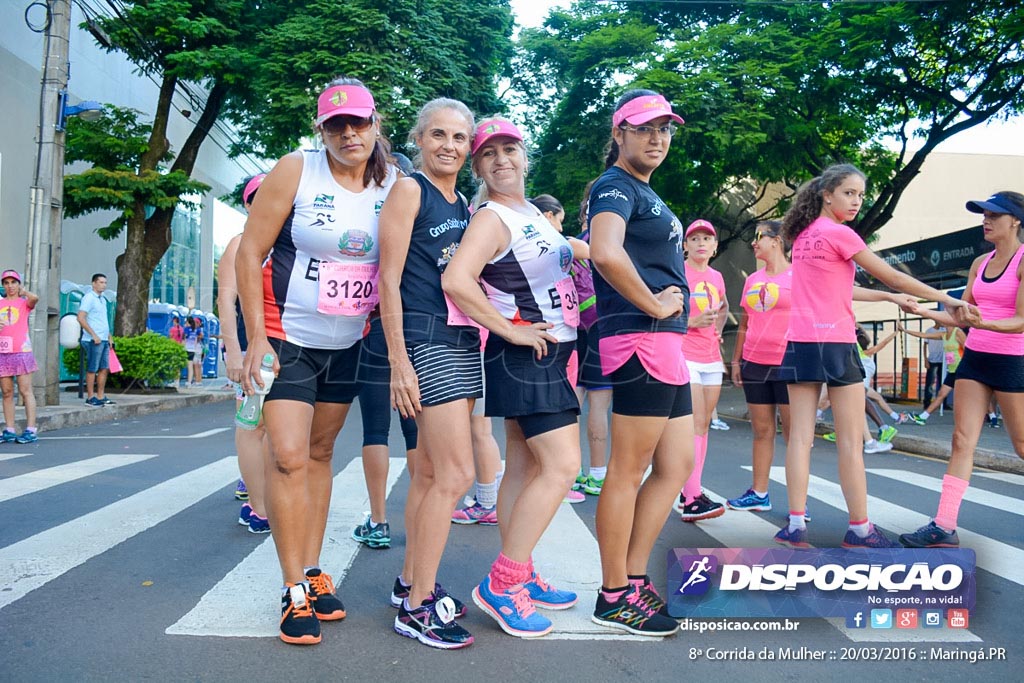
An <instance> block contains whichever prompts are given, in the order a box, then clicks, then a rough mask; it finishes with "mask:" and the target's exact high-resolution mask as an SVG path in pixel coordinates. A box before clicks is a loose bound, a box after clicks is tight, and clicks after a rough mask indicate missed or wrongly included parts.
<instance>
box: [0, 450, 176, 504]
mask: <svg viewBox="0 0 1024 683" xmlns="http://www.w3.org/2000/svg"><path fill="white" fill-rule="evenodd" d="M155 457H156V454H155V453H152V454H142V453H110V454H107V455H100V456H97V457H95V458H89V459H88V460H80V461H78V462H71V463H68V464H66V465H57V466H56V467H48V468H46V469H43V470H36V471H35V472H29V473H27V474H21V475H18V476H16V477H9V478H8V479H3V480H0V503H2V502H4V501H6V500H11V499H12V498H17V497H18V496H25V495H28V494H29V493H36V492H38V491H42V490H44V489H48V488H50V487H51V486H59V485H60V484H66V483H68V482H69V481H75V480H76V479H84V478H85V477H90V476H92V475H94V474H99V473H100V472H106V471H107V470H112V469H114V468H116V467H124V466H125V465H134V464H135V463H137V462H142V461H143V460H149V459H150V458H155Z"/></svg>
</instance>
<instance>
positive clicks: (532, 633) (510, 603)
mask: <svg viewBox="0 0 1024 683" xmlns="http://www.w3.org/2000/svg"><path fill="white" fill-rule="evenodd" d="M473 602H475V603H476V606H477V607H479V608H480V609H482V610H483V611H484V612H487V614H489V615H490V616H491V617H492V618H493V619H494V620H495V621H496V622H498V626H500V627H501V630H502V631H504V632H505V633H507V634H509V635H510V636H517V637H519V638H540V637H541V636H546V635H547V634H549V633H551V629H553V628H554V624H552V623H551V620H550V619H548V618H547V617H545V616H544V615H542V614H537V610H536V608H535V607H534V606H533V600H531V599H530V592H529V591H528V590H526V587H525V586H524V585H522V584H516V585H515V586H512V587H511V588H509V589H508V590H504V591H501V592H500V593H495V592H494V591H492V590H491V577H490V576H485V577H484V580H483V581H481V582H480V585H479V586H477V587H476V588H474V589H473Z"/></svg>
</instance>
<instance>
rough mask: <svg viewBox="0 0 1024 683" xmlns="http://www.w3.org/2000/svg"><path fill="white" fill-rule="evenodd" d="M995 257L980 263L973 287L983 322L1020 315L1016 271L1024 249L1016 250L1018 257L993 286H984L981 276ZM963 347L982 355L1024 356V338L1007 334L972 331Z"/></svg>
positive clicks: (1023, 336) (1019, 335)
mask: <svg viewBox="0 0 1024 683" xmlns="http://www.w3.org/2000/svg"><path fill="white" fill-rule="evenodd" d="M993 256H995V252H994V251H993V252H992V253H991V254H989V255H988V258H986V259H985V260H984V261H982V262H981V266H980V267H979V268H978V275H977V277H975V278H974V284H973V285H971V296H973V297H974V301H975V303H976V304H978V309H979V310H980V311H981V319H982V320H1003V319H1005V318H1012V317H1013V316H1015V315H1016V314H1017V291H1018V290H1019V289H1020V279H1019V278H1018V277H1017V268H1018V267H1019V266H1020V260H1021V257H1022V256H1024V245H1022V246H1020V247H1018V248H1017V253H1016V254H1014V255H1013V258H1011V259H1010V262H1009V263H1007V264H1006V270H1004V271H1003V272H1002V274H1001V275H1000V276H999V277H998V278H996V280H995V281H994V282H985V280H983V279H982V276H983V275H984V274H985V267H986V266H987V265H988V264H989V261H991V260H992V257H993ZM964 346H966V347H967V348H969V349H971V350H972V351H981V352H982V353H1000V354H1003V355H1008V356H1020V355H1024V334H1005V333H1003V332H992V331H991V330H979V329H975V328H973V327H972V328H971V329H970V330H969V331H968V332H967V343H966V344H964Z"/></svg>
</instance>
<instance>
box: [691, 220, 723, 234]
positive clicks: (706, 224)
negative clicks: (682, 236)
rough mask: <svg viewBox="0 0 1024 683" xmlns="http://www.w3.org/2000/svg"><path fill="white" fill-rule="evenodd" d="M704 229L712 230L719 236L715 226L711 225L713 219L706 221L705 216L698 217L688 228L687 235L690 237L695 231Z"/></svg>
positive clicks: (711, 231)
mask: <svg viewBox="0 0 1024 683" xmlns="http://www.w3.org/2000/svg"><path fill="white" fill-rule="evenodd" d="M701 230H703V231H704V232H710V233H711V235H712V236H713V237H718V233H717V232H715V226H713V225H711V221H706V220H704V219H703V218H698V219H697V220H695V221H694V222H692V223H690V225H689V226H688V227H687V228H686V237H689V236H690V235H692V234H693V233H695V232H699V231H701Z"/></svg>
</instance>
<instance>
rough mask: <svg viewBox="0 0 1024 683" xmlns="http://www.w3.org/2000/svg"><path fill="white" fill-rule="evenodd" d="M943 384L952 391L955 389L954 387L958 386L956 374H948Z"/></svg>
mask: <svg viewBox="0 0 1024 683" xmlns="http://www.w3.org/2000/svg"><path fill="white" fill-rule="evenodd" d="M942 384H943V386H947V387H949V388H950V389H953V388H955V387H954V385H955V384H956V373H955V372H947V373H946V378H945V379H944V380H942Z"/></svg>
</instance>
